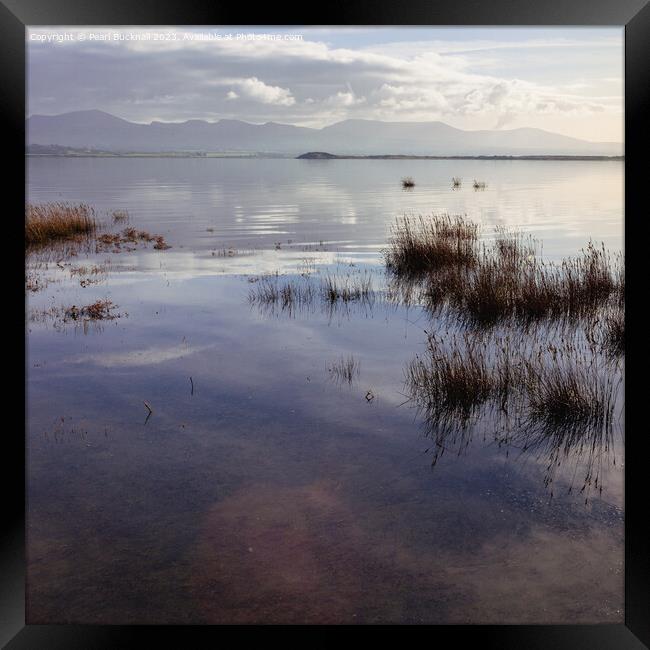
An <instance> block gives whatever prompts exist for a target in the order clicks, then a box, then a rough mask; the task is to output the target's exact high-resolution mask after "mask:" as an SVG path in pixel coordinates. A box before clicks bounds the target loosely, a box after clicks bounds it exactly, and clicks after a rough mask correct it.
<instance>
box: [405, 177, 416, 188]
mask: <svg viewBox="0 0 650 650" xmlns="http://www.w3.org/2000/svg"><path fill="white" fill-rule="evenodd" d="M402 187H403V188H404V189H412V188H414V187H415V181H414V180H413V179H412V178H411V177H410V176H406V177H404V178H403V179H402Z"/></svg>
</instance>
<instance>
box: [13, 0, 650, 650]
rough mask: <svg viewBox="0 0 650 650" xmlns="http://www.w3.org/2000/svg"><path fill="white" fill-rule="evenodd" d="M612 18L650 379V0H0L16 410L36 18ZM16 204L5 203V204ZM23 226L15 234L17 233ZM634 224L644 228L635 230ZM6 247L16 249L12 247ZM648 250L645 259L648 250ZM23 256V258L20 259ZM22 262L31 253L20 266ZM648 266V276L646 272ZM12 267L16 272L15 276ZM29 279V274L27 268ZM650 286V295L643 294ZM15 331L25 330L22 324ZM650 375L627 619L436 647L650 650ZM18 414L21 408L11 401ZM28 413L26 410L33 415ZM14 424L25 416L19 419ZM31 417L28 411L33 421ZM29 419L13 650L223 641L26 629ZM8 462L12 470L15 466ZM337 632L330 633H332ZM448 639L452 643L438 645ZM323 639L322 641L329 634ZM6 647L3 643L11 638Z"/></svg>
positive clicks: (406, 21) (492, 630) (300, 21)
mask: <svg viewBox="0 0 650 650" xmlns="http://www.w3.org/2000/svg"><path fill="white" fill-rule="evenodd" d="M252 24H255V25H346V24H348V25H355V24H356V25H359V24H361V25H390V24H397V25H416V24H418V25H476V26H481V25H486V26H487V25H521V26H527V25H531V26H533V25H545V26H553V25H557V26H560V25H574V26H579V25H590V26H595V25H609V26H625V250H626V285H627V292H628V293H629V295H630V297H632V300H630V299H629V297H628V299H627V300H626V305H627V308H626V309H627V314H626V330H627V333H626V337H627V342H628V343H627V345H628V348H630V349H631V350H633V354H629V352H628V354H627V355H626V369H625V375H626V377H627V378H631V377H637V376H638V377H642V375H640V374H639V375H637V372H636V371H637V370H643V369H645V367H646V366H645V362H646V360H647V356H645V355H644V352H646V350H647V346H646V345H644V341H643V334H644V332H643V329H642V328H643V325H642V324H641V325H637V323H638V322H639V321H637V320H636V319H635V314H636V312H637V311H638V310H639V309H640V307H639V306H638V305H639V302H637V301H635V300H634V296H639V295H642V292H643V291H644V287H645V286H646V283H647V270H646V271H644V270H643V267H641V265H640V260H641V259H643V254H644V252H643V251H642V250H641V247H642V246H643V238H642V237H641V236H639V235H640V231H641V228H642V227H643V225H644V224H643V219H644V218H647V216H646V215H647V209H645V210H644V209H643V207H642V206H643V204H642V201H643V199H644V198H645V197H644V196H643V194H644V191H645V189H646V187H647V181H646V182H644V181H645V178H644V176H645V175H646V172H645V169H644V168H645V165H644V162H645V161H646V159H647V155H648V153H647V152H648V151H649V150H650V148H649V146H648V144H649V143H648V131H649V130H650V129H648V125H647V123H646V122H647V120H646V117H647V116H648V115H649V114H650V111H648V108H650V101H649V99H650V78H649V75H648V68H649V66H648V61H649V60H650V4H648V0H545V1H544V2H536V1H535V0H489V1H487V0H484V1H483V2H481V1H480V0H447V1H446V2H440V1H426V0H415V1H413V0H411V1H409V2H408V3H405V2H394V0H374V1H373V2H372V3H364V2H362V1H361V0H352V1H347V2H346V1H342V0H336V1H334V2H329V3H325V4H322V5H319V6H318V7H315V6H313V5H312V6H310V7H289V6H288V5H287V6H284V7H279V6H277V4H276V3H267V4H265V5H259V6H258V7H256V8H255V9H253V8H252V6H244V5H243V3H224V2H210V3H208V2H205V3H202V2H198V1H197V0H185V2H182V3H175V2H173V1H171V0H137V2H133V0H130V1H129V0H103V1H100V0H93V1H90V0H85V1H84V0H1V2H0V75H1V77H0V79H1V81H0V88H1V89H2V99H1V100H0V111H1V113H0V115H1V118H2V121H1V122H0V123H1V124H2V132H3V141H4V142H3V150H4V151H3V153H4V157H5V166H6V169H9V170H10V171H12V173H13V174H15V176H16V178H15V179H12V180H10V181H9V183H7V184H6V185H5V188H4V189H5V197H8V198H9V205H8V206H6V204H5V214H4V219H5V223H6V225H7V224H9V225H10V226H11V228H10V231H9V232H10V241H11V242H12V244H11V246H9V247H7V248H8V249H9V251H10V252H9V255H10V259H9V260H8V261H7V264H8V268H10V269H11V270H12V274H10V280H9V283H8V285H7V286H8V287H11V297H12V300H14V299H15V305H16V306H15V307H14V308H13V309H9V311H7V312H6V313H5V319H6V320H7V321H9V323H10V328H11V329H10V333H9V337H8V338H7V339H5V340H6V341H8V342H9V345H8V346H7V347H9V348H11V349H12V351H13V352H14V353H16V354H15V356H14V359H15V361H12V363H15V364H16V368H15V369H11V370H13V372H12V371H11V370H10V371H9V372H7V373H6V375H5V377H6V378H8V379H9V380H10V381H9V382H8V387H9V388H10V390H11V391H12V392H10V395H9V397H10V402H9V404H13V405H15V404H19V403H20V402H21V400H22V402H23V404H24V401H25V400H24V398H25V393H24V391H25V383H24V382H22V383H21V382H20V381H18V380H16V379H15V377H16V376H18V377H20V376H24V372H25V347H24V342H25V323H24V320H23V318H22V316H23V314H24V312H22V313H21V307H20V305H23V307H24V301H25V296H24V289H23V281H24V278H23V277H22V273H23V269H24V257H21V256H22V255H23V253H22V250H21V249H19V244H18V242H19V240H20V237H21V233H22V232H23V230H22V224H21V222H20V220H19V219H18V215H19V214H22V213H23V210H24V201H25V195H24V188H25V179H24V165H18V164H17V163H16V161H19V160H22V159H23V157H24V147H25V133H24V129H25V115H26V114H25V27H26V26H30V25H252ZM7 207H8V209H7ZM14 228H15V232H13V229H14ZM637 231H638V232H637ZM5 255H6V253H5ZM646 255H647V253H646ZM14 256H15V259H14ZM21 260H22V261H21ZM637 269H638V270H637ZM13 273H15V275H13ZM19 274H20V275H19ZM646 293H647V289H646ZM14 328H15V331H14ZM644 389H645V387H644V386H643V383H642V381H641V380H639V381H638V382H637V381H627V382H626V406H625V422H626V432H627V433H628V435H627V439H626V452H625V456H626V466H625V623H624V624H621V625H586V626H584V625H583V626H552V625H551V626H478V625H475V626H441V627H440V626H439V627H436V628H435V629H434V630H432V633H433V634H434V635H435V636H434V637H433V639H430V641H431V640H434V641H435V642H436V643H438V644H439V643H441V642H442V643H443V644H445V645H446V643H452V642H453V643H454V644H459V643H463V642H469V643H472V644H474V643H476V644H478V645H481V646H486V647H495V648H496V647H498V648H510V647H512V648H572V649H580V648H585V649H587V648H588V649H589V650H596V649H599V648H603V649H604V648H607V649H609V648H612V649H614V648H616V649H619V648H621V649H622V648H630V649H633V648H634V649H636V648H643V647H648V646H649V645H650V622H649V621H650V616H648V614H649V613H650V604H649V600H648V584H649V582H650V580H649V579H648V578H649V575H650V570H649V561H648V558H649V557H650V548H649V543H648V538H647V537H646V536H645V535H644V525H643V524H644V521H646V520H647V503H649V502H650V501H649V500H648V486H647V482H646V481H645V480H644V479H645V476H644V466H643V464H644V462H645V458H646V456H645V454H644V453H643V452H644V450H643V448H642V444H643V440H642V439H643V438H646V437H647V435H648V434H647V429H646V428H645V426H642V425H641V426H639V425H638V423H642V422H643V420H642V417H643V414H642V413H641V399H642V398H641V391H644V392H645V390H644ZM9 411H13V412H18V414H20V409H19V408H16V407H15V406H14V407H12V408H9ZM23 415H24V410H23ZM17 419H18V416H17ZM23 421H24V418H23ZM646 426H647V425H646ZM21 430H22V431H23V432H24V424H23V425H22V429H21V425H18V426H15V427H13V426H9V425H8V424H5V431H4V432H3V434H2V435H3V442H4V445H3V454H2V455H3V457H4V458H3V461H4V462H3V472H2V476H3V480H4V481H6V485H5V486H4V487H5V490H4V492H3V496H4V497H5V499H4V500H3V502H4V508H3V522H2V523H3V528H2V536H1V537H0V544H1V546H0V582H1V586H0V643H1V644H2V645H3V647H7V648H8V649H10V650H18V649H22V648H48V649H55V648H76V647H79V648H117V647H119V648H125V647H136V646H138V647H140V646H143V645H145V644H146V645H148V646H153V645H154V644H155V643H157V641H158V638H161V639H164V641H165V643H170V644H172V645H173V646H174V647H199V646H203V645H207V643H210V644H212V645H213V644H214V643H215V642H217V641H218V640H222V639H223V638H224V637H223V636H222V632H223V630H222V629H221V628H219V629H216V628H214V627H212V626H200V627H170V626H166V627H162V628H155V627H148V626H133V627H120V626H73V625H69V626H68V625H59V626H56V625H51V626H50V625H25V612H24V596H25V589H24V579H25V567H24V549H25V533H24V530H25V528H24V527H25V512H24V508H25V489H24V486H25V481H24V466H25V462H24V461H25V441H24V436H21V434H20V431H21ZM10 470H12V471H10ZM328 632H329V630H328ZM441 635H442V639H444V640H443V641H441ZM327 638H328V637H327V636H325V637H323V639H324V640H325V639H327ZM5 644H6V645H5Z"/></svg>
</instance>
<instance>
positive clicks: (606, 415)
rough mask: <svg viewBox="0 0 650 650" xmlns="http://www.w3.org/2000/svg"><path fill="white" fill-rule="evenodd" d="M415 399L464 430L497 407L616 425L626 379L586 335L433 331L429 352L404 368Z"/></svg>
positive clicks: (435, 417)
mask: <svg viewBox="0 0 650 650" xmlns="http://www.w3.org/2000/svg"><path fill="white" fill-rule="evenodd" d="M405 376H406V380H405V384H406V387H407V389H408V395H409V397H410V399H412V400H414V402H415V403H416V405H417V406H418V408H420V409H421V410H424V412H425V414H426V421H427V422H428V423H429V425H430V426H431V427H432V428H435V427H437V426H440V425H441V424H445V423H446V424H447V425H449V424H450V423H451V425H452V426H454V425H457V426H460V427H464V426H466V425H467V423H468V422H469V421H470V420H471V418H472V417H473V416H475V415H476V414H477V413H478V412H479V408H480V407H482V406H484V405H489V404H491V405H492V407H495V408H497V409H498V410H499V411H501V412H503V413H505V414H507V413H509V412H510V411H511V410H513V406H514V409H515V410H516V411H518V412H519V413H521V414H527V417H528V419H529V421H530V422H531V423H534V424H536V425H540V426H543V427H548V428H552V427H564V428H573V429H576V428H580V429H582V430H587V431H589V430H593V429H600V430H611V428H612V426H613V422H614V410H615V405H616V393H617V388H618V383H619V381H620V373H619V369H618V366H617V365H612V364H611V363H610V362H608V361H607V359H606V358H604V357H603V356H602V355H601V354H600V353H599V350H598V347H597V345H596V342H595V340H594V339H592V338H590V337H589V335H588V333H587V335H586V336H581V335H580V334H579V333H577V332H574V335H573V336H571V337H568V336H566V335H564V334H563V335H562V336H561V337H560V339H559V340H556V341H555V342H552V343H537V344H535V345H531V342H530V340H529V339H527V338H526V337H525V336H520V338H519V339H516V338H515V336H514V335H512V336H511V335H502V336H491V335H487V334H485V333H484V332H482V331H476V332H464V333H463V334H462V335H461V336H457V335H453V336H451V337H450V338H449V339H448V340H447V341H446V342H445V340H444V339H443V338H441V337H437V336H435V335H429V336H428V340H427V347H426V351H425V353H424V355H423V356H417V357H416V358H415V359H414V360H413V361H411V362H410V363H409V364H408V365H407V366H406V371H405Z"/></svg>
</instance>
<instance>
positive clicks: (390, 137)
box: [26, 110, 623, 156]
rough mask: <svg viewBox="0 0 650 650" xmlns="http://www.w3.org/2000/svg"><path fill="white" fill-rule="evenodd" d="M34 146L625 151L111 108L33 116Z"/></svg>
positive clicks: (519, 137)
mask: <svg viewBox="0 0 650 650" xmlns="http://www.w3.org/2000/svg"><path fill="white" fill-rule="evenodd" d="M26 130H27V144H28V146H30V145H31V146H33V145H43V146H44V145H57V146H60V147H63V148H66V147H68V148H76V149H84V150H98V151H112V152H134V151H137V152H163V151H166V152H171V151H209V152H257V153H265V154H283V155H296V156H297V155H300V154H302V153H303V152H305V151H310V152H321V153H324V152H326V151H336V152H337V154H339V155H382V154H386V153H387V152H388V153H391V154H396V155H399V154H401V155H420V156H522V155H574V156H575V155H589V156H593V155H599V156H617V155H621V154H622V153H623V147H622V145H621V144H620V143H613V142H587V141H585V140H579V139H577V138H570V137H568V136H564V135H559V134H557V133H550V132H548V131H543V130H541V129H529V128H523V129H510V130H499V131H489V130H482V131H464V130H462V129H456V128H454V127H452V126H449V125H448V124H444V123H443V122H381V121H378V120H344V121H342V122H337V123H336V124H332V125H330V126H326V127H324V128H322V129H312V128H307V127H299V126H292V125H288V124H278V123H276V122H267V123H266V124H250V123H248V122H242V121H240V120H219V121H217V122H206V121H203V120H189V121H186V122H152V123H151V124H137V123H135V122H128V121H127V120H123V119H121V118H118V117H115V116H114V115H110V114H109V113H105V112H103V111H98V110H92V111H75V112H72V113H63V114H62V115H33V116H31V117H30V118H28V119H27V122H26Z"/></svg>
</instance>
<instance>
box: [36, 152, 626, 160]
mask: <svg viewBox="0 0 650 650" xmlns="http://www.w3.org/2000/svg"><path fill="white" fill-rule="evenodd" d="M25 156H28V157H33V158H200V159H205V158H237V159H244V158H246V159H248V158H251V159H262V160H264V159H265V160H269V159H275V160H278V159H283V160H486V161H490V160H549V161H553V160H555V161H565V160H566V161H571V160H573V161H598V160H602V161H623V160H625V156H581V155H576V156H562V155H559V156H553V155H552V156H536V155H529V156H526V155H523V156H415V155H414V156H409V155H401V154H386V155H369V156H354V155H334V154H330V155H328V156H312V155H309V154H302V155H300V156H294V155H291V154H286V155H283V154H259V153H218V152H214V153H191V152H151V153H147V152H133V153H115V152H96V153H93V152H84V153H81V152H79V153H77V152H67V153H33V152H28V151H26V152H25Z"/></svg>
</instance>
